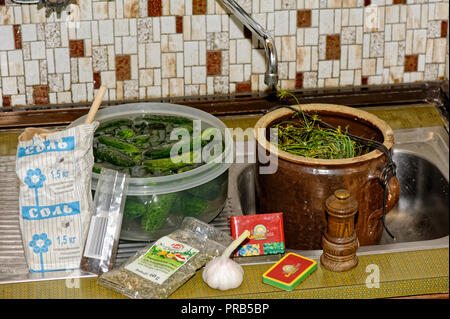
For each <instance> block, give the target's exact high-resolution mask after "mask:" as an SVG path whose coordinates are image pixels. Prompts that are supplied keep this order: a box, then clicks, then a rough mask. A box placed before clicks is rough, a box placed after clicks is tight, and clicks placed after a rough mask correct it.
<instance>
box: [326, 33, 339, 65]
mask: <svg viewBox="0 0 450 319" xmlns="http://www.w3.org/2000/svg"><path fill="white" fill-rule="evenodd" d="M325 56H326V59H327V60H339V59H340V58H341V38H340V35H339V34H334V35H327V37H326V53H325Z"/></svg>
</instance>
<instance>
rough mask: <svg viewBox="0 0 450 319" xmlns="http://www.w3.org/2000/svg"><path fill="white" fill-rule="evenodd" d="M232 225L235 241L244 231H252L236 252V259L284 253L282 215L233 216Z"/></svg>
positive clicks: (231, 218)
mask: <svg viewBox="0 0 450 319" xmlns="http://www.w3.org/2000/svg"><path fill="white" fill-rule="evenodd" d="M230 224H231V235H232V236H233V238H234V239H236V238H238V237H239V236H240V235H241V234H242V233H243V232H244V230H246V229H248V230H249V231H250V236H249V237H248V239H247V240H246V241H244V242H243V244H242V245H241V246H239V247H238V249H237V250H236V253H235V256H236V257H244V256H258V255H271V254H283V253H284V251H285V245H284V226H283V214H282V213H272V214H256V215H243V216H231V217H230Z"/></svg>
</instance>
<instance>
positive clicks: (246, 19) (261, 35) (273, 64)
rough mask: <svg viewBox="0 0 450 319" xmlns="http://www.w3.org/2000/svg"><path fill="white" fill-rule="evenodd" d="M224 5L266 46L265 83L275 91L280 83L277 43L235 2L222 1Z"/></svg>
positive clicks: (231, 0)
mask: <svg viewBox="0 0 450 319" xmlns="http://www.w3.org/2000/svg"><path fill="white" fill-rule="evenodd" d="M220 1H221V2H222V3H223V5H224V6H225V7H226V8H227V9H228V10H229V11H230V12H231V13H233V14H234V15H235V16H236V17H237V18H238V19H239V21H241V22H242V24H244V25H245V26H246V27H247V28H248V29H249V30H250V31H252V33H254V34H255V35H256V36H257V37H258V40H260V41H261V42H262V43H263V45H264V50H265V51H266V63H267V67H266V74H265V75H264V83H265V84H266V85H267V86H269V88H272V89H275V88H276V85H277V83H278V62H277V50H276V48H275V41H274V40H273V38H272V36H271V35H270V34H269V32H268V31H267V30H266V29H264V28H263V27H262V26H261V25H260V24H259V23H258V22H256V21H255V20H254V19H253V18H252V17H251V16H250V15H249V14H248V13H247V12H245V11H244V9H242V7H241V6H240V5H239V4H237V3H236V1H235V0H220Z"/></svg>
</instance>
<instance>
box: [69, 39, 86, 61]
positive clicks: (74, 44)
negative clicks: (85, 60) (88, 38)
mask: <svg viewBox="0 0 450 319" xmlns="http://www.w3.org/2000/svg"><path fill="white" fill-rule="evenodd" d="M69 51H70V57H71V58H79V57H83V56H84V40H69Z"/></svg>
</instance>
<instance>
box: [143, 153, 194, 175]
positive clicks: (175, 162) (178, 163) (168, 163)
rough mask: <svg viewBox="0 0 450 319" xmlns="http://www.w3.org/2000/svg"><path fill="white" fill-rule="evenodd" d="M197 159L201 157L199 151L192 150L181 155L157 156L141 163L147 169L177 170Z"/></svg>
mask: <svg viewBox="0 0 450 319" xmlns="http://www.w3.org/2000/svg"><path fill="white" fill-rule="evenodd" d="M198 159H201V152H198V151H194V152H189V153H183V154H181V155H177V156H174V157H173V158H170V157H165V158H157V159H151V160H147V161H144V162H143V164H144V166H145V167H147V168H149V169H155V168H158V169H162V170H166V169H169V170H172V171H173V170H178V169H180V168H182V167H185V166H189V165H192V163H196V162H197V160H198Z"/></svg>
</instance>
